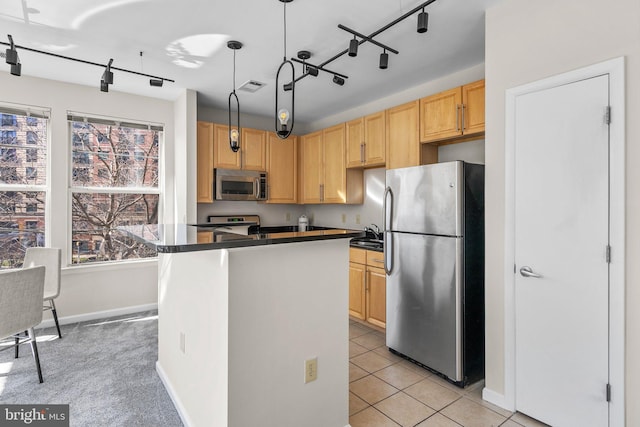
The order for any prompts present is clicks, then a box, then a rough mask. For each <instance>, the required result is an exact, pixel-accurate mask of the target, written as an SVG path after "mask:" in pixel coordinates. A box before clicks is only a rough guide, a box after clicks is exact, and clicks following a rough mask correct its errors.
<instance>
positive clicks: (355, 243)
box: [350, 238, 384, 251]
mask: <svg viewBox="0 0 640 427" xmlns="http://www.w3.org/2000/svg"><path fill="white" fill-rule="evenodd" d="M350 245H351V246H352V247H358V248H363V249H371V250H377V251H382V250H383V249H384V241H382V240H376V239H362V238H356V239H351V242H350Z"/></svg>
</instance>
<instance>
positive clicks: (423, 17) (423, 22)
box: [417, 9, 429, 34]
mask: <svg viewBox="0 0 640 427" xmlns="http://www.w3.org/2000/svg"><path fill="white" fill-rule="evenodd" d="M428 29H429V14H428V13H427V12H425V11H424V9H422V12H420V13H419V14H418V29H417V31H418V32H419V33H420V34H422V33H426V32H427V30H428Z"/></svg>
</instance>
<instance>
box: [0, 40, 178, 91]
mask: <svg viewBox="0 0 640 427" xmlns="http://www.w3.org/2000/svg"><path fill="white" fill-rule="evenodd" d="M7 36H8V38H9V43H6V42H2V41H0V45H4V46H8V47H9V48H8V49H7V50H6V51H5V60H6V62H7V64H10V65H11V74H13V75H14V76H20V75H21V74H22V64H21V63H20V58H19V57H18V51H17V50H16V49H17V48H19V49H23V50H26V51H29V52H33V53H39V54H42V55H47V56H53V57H54V58H60V59H66V60H68V61H73V62H80V63H82V64H87V65H94V66H96V67H100V68H105V65H104V64H98V63H97V62H91V61H85V60H84V59H78V58H73V57H71V56H64V55H58V54H57V53H51V52H45V51H43V50H38V49H32V48H30V47H26V46H17V45H15V44H14V43H13V37H11V35H10V34H8V35H7ZM140 57H142V52H140ZM141 61H142V58H141ZM112 62H113V59H110V60H109V64H107V66H106V69H105V71H104V73H103V74H102V77H101V79H100V90H101V91H102V92H109V85H110V84H113V72H112V71H111V70H112V69H113V70H118V71H122V72H124V73H129V74H136V75H138V76H144V77H149V78H150V79H151V80H150V81H149V84H150V85H151V86H162V85H163V84H164V82H165V81H167V82H171V83H173V82H174V80H172V79H168V78H165V77H158V76H152V75H151V74H144V73H141V72H138V71H131V70H127V69H125V68H116V67H112V66H111V64H112Z"/></svg>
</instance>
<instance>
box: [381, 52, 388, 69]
mask: <svg viewBox="0 0 640 427" xmlns="http://www.w3.org/2000/svg"><path fill="white" fill-rule="evenodd" d="M388 67H389V54H388V53H387V51H386V50H385V51H384V52H382V53H381V54H380V69H381V70H386V69H387V68H388Z"/></svg>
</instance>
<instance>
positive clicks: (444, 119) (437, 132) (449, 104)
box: [420, 87, 462, 142]
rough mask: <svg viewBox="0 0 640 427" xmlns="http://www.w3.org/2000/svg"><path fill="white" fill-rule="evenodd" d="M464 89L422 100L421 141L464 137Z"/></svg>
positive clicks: (445, 92)
mask: <svg viewBox="0 0 640 427" xmlns="http://www.w3.org/2000/svg"><path fill="white" fill-rule="evenodd" d="M461 110H462V88H461V87H456V88H453V89H450V90H447V91H444V92H440V93H437V94H435V95H431V96H427V97H426V98H422V99H421V100H420V141H421V142H429V141H437V140H441V139H446V138H451V137H455V136H459V135H462V125H461V117H460V115H461V113H462V111H461Z"/></svg>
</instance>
